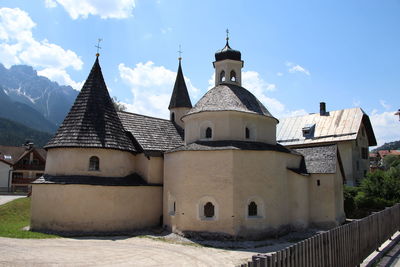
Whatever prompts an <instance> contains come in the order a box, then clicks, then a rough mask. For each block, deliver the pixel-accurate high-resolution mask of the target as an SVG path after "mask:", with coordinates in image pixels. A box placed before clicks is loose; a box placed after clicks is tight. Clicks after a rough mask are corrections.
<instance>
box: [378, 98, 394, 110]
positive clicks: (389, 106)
mask: <svg viewBox="0 0 400 267" xmlns="http://www.w3.org/2000/svg"><path fill="white" fill-rule="evenodd" d="M379 104H381V106H382V107H383V108H384V109H385V110H389V109H391V108H392V106H391V105H388V104H386V101H384V100H382V99H381V100H379Z"/></svg>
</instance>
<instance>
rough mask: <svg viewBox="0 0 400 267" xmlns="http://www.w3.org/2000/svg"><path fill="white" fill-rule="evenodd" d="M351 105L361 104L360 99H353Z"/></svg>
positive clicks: (357, 105)
mask: <svg viewBox="0 0 400 267" xmlns="http://www.w3.org/2000/svg"><path fill="white" fill-rule="evenodd" d="M353 106H355V107H359V106H361V101H360V100H353Z"/></svg>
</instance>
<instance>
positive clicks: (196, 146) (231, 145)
mask: <svg viewBox="0 0 400 267" xmlns="http://www.w3.org/2000/svg"><path fill="white" fill-rule="evenodd" d="M210 150H213V151H215V150H259V151H260V150H262V151H277V152H283V153H289V154H297V155H300V154H299V153H298V152H296V151H295V150H292V149H289V148H286V147H284V146H282V145H279V144H276V145H271V144H267V143H262V142H249V141H235V140H219V141H196V142H194V143H191V144H188V145H182V146H179V147H176V148H174V149H171V150H169V151H167V153H171V152H177V151H210Z"/></svg>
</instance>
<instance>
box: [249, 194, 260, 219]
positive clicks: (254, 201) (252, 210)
mask: <svg viewBox="0 0 400 267" xmlns="http://www.w3.org/2000/svg"><path fill="white" fill-rule="evenodd" d="M263 217H264V203H263V201H262V199H261V198H259V197H251V198H249V199H248V200H247V204H246V218H248V219H254V218H263Z"/></svg>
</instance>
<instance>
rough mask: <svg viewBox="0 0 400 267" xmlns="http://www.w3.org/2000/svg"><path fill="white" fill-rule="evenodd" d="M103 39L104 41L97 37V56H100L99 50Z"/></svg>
mask: <svg viewBox="0 0 400 267" xmlns="http://www.w3.org/2000/svg"><path fill="white" fill-rule="evenodd" d="M101 41H103V39H101V38H99V39H97V45H95V46H94V47H96V48H97V53H96V57H98V56H100V54H99V51H100V49H101V46H100V42H101Z"/></svg>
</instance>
